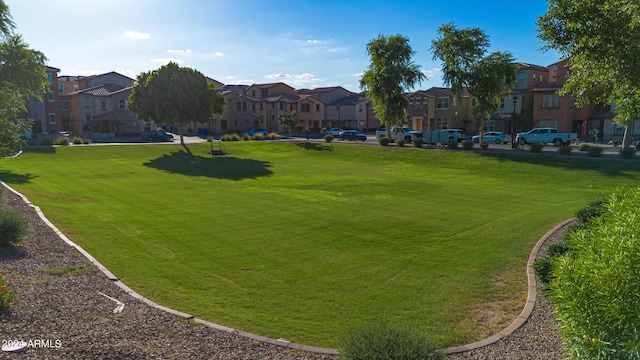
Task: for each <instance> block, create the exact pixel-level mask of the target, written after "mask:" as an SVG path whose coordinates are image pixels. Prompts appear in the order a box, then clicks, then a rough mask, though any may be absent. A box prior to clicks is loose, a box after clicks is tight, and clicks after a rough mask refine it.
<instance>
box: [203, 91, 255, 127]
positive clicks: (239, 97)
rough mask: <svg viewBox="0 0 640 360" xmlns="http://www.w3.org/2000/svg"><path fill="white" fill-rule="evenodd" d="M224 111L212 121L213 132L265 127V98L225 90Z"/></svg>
mask: <svg viewBox="0 0 640 360" xmlns="http://www.w3.org/2000/svg"><path fill="white" fill-rule="evenodd" d="M220 94H221V95H222V97H224V99H225V107H224V112H223V113H222V114H221V115H219V116H215V117H214V120H213V121H211V122H210V125H209V128H210V131H211V132H220V133H226V132H236V131H240V130H248V129H250V128H252V127H265V119H264V116H263V115H262V113H263V111H264V104H263V100H262V99H261V98H258V97H253V96H249V95H246V94H245V93H244V92H238V91H228V90H223V91H222V92H221V93H220Z"/></svg>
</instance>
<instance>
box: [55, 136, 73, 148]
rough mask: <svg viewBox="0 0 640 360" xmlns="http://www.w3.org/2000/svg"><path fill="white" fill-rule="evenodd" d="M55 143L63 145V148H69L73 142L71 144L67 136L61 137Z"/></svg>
mask: <svg viewBox="0 0 640 360" xmlns="http://www.w3.org/2000/svg"><path fill="white" fill-rule="evenodd" d="M53 143H54V144H56V145H62V146H67V145H69V144H71V142H69V138H68V137H66V136H60V137H59V138H57V139H55V141H54V142H53Z"/></svg>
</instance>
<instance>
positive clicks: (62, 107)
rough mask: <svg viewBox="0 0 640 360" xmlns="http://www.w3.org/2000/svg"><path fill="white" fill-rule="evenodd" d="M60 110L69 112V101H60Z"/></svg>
mask: <svg viewBox="0 0 640 360" xmlns="http://www.w3.org/2000/svg"><path fill="white" fill-rule="evenodd" d="M60 110H69V100H61V101H60Z"/></svg>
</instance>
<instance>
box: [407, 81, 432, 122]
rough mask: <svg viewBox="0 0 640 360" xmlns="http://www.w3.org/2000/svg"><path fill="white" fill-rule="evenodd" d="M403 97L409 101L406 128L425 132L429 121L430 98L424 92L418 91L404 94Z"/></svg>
mask: <svg viewBox="0 0 640 360" xmlns="http://www.w3.org/2000/svg"><path fill="white" fill-rule="evenodd" d="M405 97H406V98H407V100H408V101H409V107H408V108H407V112H406V113H407V126H410V127H411V128H413V129H414V130H418V131H423V130H425V129H426V126H427V120H428V119H429V98H430V97H432V96H431V95H430V94H429V93H428V92H427V91H425V90H418V91H415V92H410V93H406V94H405ZM432 100H433V99H432Z"/></svg>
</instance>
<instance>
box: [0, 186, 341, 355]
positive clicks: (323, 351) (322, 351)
mask: <svg viewBox="0 0 640 360" xmlns="http://www.w3.org/2000/svg"><path fill="white" fill-rule="evenodd" d="M0 184H2V186H4V187H5V188H6V189H8V190H9V191H11V192H12V193H14V194H16V195H17V196H19V197H20V198H22V200H23V201H24V202H25V203H26V204H27V205H29V206H30V207H32V208H33V209H34V210H35V211H36V213H37V214H38V216H39V217H40V219H42V221H44V223H45V224H47V226H49V227H50V228H51V229H52V230H53V231H54V232H55V233H56V235H58V237H60V238H61V239H62V240H63V241H64V242H65V243H67V245H69V246H71V247H73V248H75V249H76V250H78V251H79V252H80V253H81V254H82V255H83V256H84V257H85V258H87V260H89V261H90V262H91V263H92V264H93V265H94V266H95V267H97V268H98V269H99V270H100V271H102V273H104V274H105V275H106V276H107V278H108V279H109V280H111V281H113V282H114V283H115V284H116V285H117V286H118V287H120V288H121V289H122V290H123V291H124V292H125V293H127V294H129V295H130V296H131V297H133V298H135V299H138V300H140V301H142V302H144V303H146V304H147V305H149V306H151V307H154V308H156V309H160V310H162V311H165V312H167V313H169V314H172V315H175V316H178V317H180V318H183V319H185V320H192V321H194V322H197V323H200V324H203V325H206V326H209V327H212V328H214V329H218V330H222V331H226V332H229V333H232V334H236V335H238V336H242V337H245V338H248V339H252V340H257V341H262V342H266V343H269V344H273V345H278V346H283V347H287V348H291V349H297V350H303V351H309V352H314V353H320V354H329V355H337V354H338V350H336V349H329V348H321V347H315V346H308V345H302V344H296V343H292V342H290V341H287V340H284V339H272V338H268V337H265V336H261V335H256V334H252V333H249V332H246V331H242V330H237V329H233V328H230V327H227V326H223V325H219V324H215V323H212V322H209V321H205V320H202V319H198V318H196V317H195V316H193V315H191V314H187V313H183V312H181V311H177V310H174V309H171V308H168V307H166V306H162V305H160V304H156V303H155V302H153V301H151V300H149V299H147V298H145V297H144V296H142V295H140V294H138V293H137V292H135V291H134V290H133V289H131V288H130V287H128V286H127V285H125V284H124V283H123V282H122V281H120V279H118V278H117V277H116V276H115V275H114V274H113V273H112V272H111V271H109V269H107V268H106V267H104V265H102V264H101V263H100V262H99V261H98V260H96V259H95V258H94V257H93V256H91V254H89V253H88V252H87V251H85V250H84V249H83V248H81V247H80V246H79V245H78V244H76V243H74V242H73V241H71V240H70V239H69V238H68V237H67V236H66V235H64V234H63V233H62V232H61V231H60V230H59V229H58V228H57V227H56V226H55V225H53V224H52V223H51V221H49V219H47V217H46V216H45V215H44V213H43V212H42V210H41V209H40V208H39V207H38V206H36V205H34V204H33V203H32V202H31V201H29V199H28V198H27V197H26V196H24V195H23V194H21V193H19V192H18V191H16V190H15V189H13V188H12V187H10V186H9V185H7V184H6V183H5V182H3V181H0Z"/></svg>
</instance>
